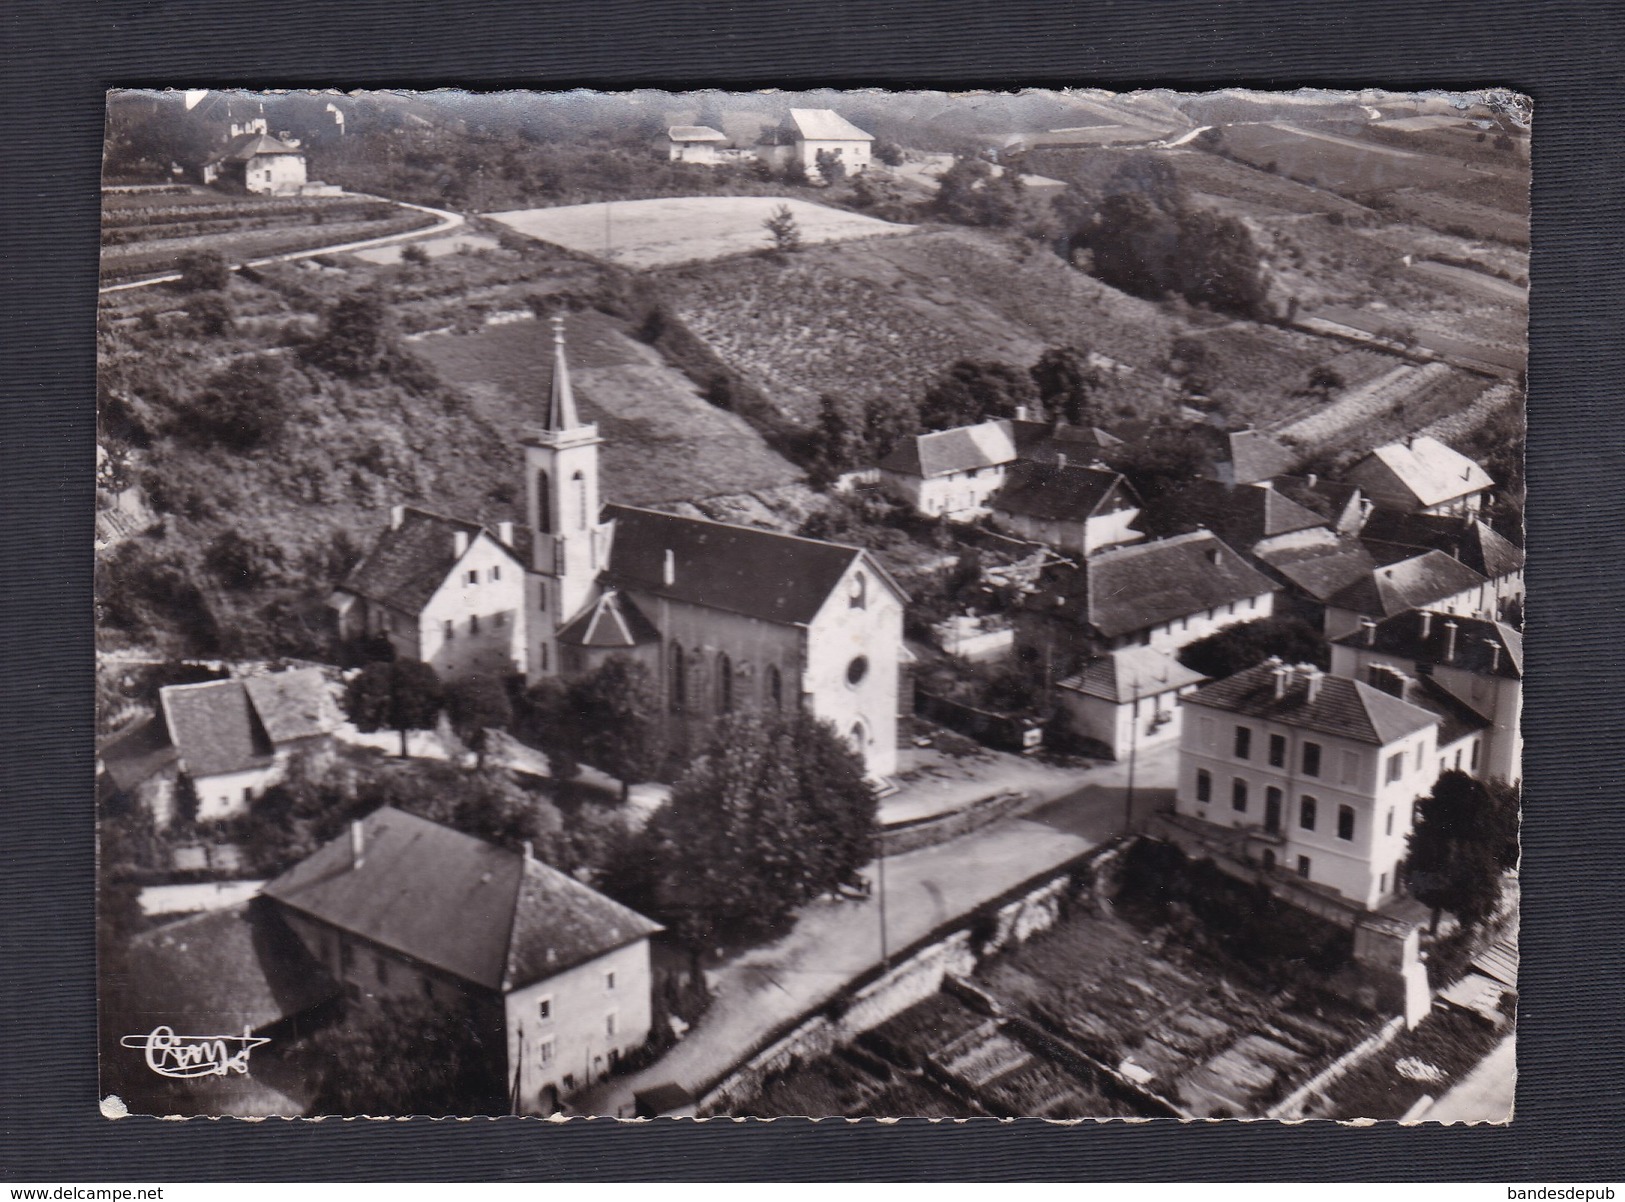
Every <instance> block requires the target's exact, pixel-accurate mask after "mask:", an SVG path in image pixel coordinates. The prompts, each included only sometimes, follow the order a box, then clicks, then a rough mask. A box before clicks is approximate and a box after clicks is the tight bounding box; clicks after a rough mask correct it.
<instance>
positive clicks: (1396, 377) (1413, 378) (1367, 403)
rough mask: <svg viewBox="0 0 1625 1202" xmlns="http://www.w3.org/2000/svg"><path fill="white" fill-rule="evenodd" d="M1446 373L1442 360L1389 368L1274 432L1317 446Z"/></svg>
mask: <svg viewBox="0 0 1625 1202" xmlns="http://www.w3.org/2000/svg"><path fill="white" fill-rule="evenodd" d="M1449 374H1450V368H1449V367H1447V366H1446V365H1445V364H1443V363H1429V364H1427V365H1426V366H1425V367H1416V366H1412V365H1409V364H1406V365H1402V366H1399V367H1395V368H1391V369H1390V370H1388V371H1386V372H1384V373H1383V374H1382V375H1380V376H1378V377H1377V378H1376V379H1375V380H1372V381H1371V382H1370V383H1368V384H1364V385H1362V386H1360V387H1358V388H1353V389H1350V390H1348V391H1346V392H1344V393H1343V395H1342V396H1340V397H1339V398H1338V399H1337V400H1335V401H1333V402H1331V404H1329V405H1327V406H1325V407H1324V408H1321V409H1318V410H1316V411H1315V412H1313V413H1310V414H1308V415H1306V416H1304V417H1300V418H1298V419H1296V420H1295V421H1292V422H1289V423H1288V424H1287V425H1285V426H1282V427H1280V428H1278V429H1277V430H1275V431H1274V433H1275V434H1276V435H1278V436H1279V437H1282V438H1288V439H1291V440H1292V441H1293V442H1296V443H1298V444H1299V445H1302V446H1318V445H1319V444H1321V443H1325V442H1329V441H1331V440H1332V439H1334V438H1336V437H1337V436H1338V435H1339V434H1342V433H1343V432H1344V431H1345V430H1350V429H1352V428H1353V427H1355V426H1357V425H1360V424H1362V423H1365V422H1372V421H1375V420H1376V419H1378V418H1380V417H1383V416H1384V415H1386V414H1387V413H1389V412H1390V411H1391V410H1393V409H1394V408H1396V407H1397V406H1399V405H1402V404H1404V403H1405V402H1406V400H1407V399H1409V398H1411V397H1414V396H1415V395H1416V394H1418V393H1419V392H1421V391H1422V390H1423V389H1425V388H1426V387H1428V386H1429V385H1430V384H1432V383H1434V382H1435V381H1437V380H1439V379H1441V378H1443V377H1446V376H1448V375H1449Z"/></svg>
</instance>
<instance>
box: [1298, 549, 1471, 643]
mask: <svg viewBox="0 0 1625 1202" xmlns="http://www.w3.org/2000/svg"><path fill="white" fill-rule="evenodd" d="M1410 609H1434V610H1440V611H1443V612H1445V613H1452V614H1460V615H1463V616H1479V617H1493V616H1494V615H1495V599H1494V596H1493V592H1492V590H1491V588H1490V582H1489V581H1488V580H1486V579H1485V578H1484V577H1483V576H1480V575H1479V574H1478V573H1477V572H1475V571H1473V569H1472V568H1470V567H1468V566H1467V565H1466V564H1464V563H1462V562H1461V561H1460V560H1458V559H1452V558H1451V557H1450V556H1448V555H1446V554H1445V553H1444V552H1443V551H1424V552H1422V553H1421V554H1420V555H1413V556H1411V557H1410V558H1408V559H1400V560H1396V561H1394V562H1393V563H1386V564H1378V565H1377V566H1376V567H1374V568H1373V569H1372V570H1371V571H1370V572H1369V573H1366V574H1363V575H1359V576H1356V577H1354V578H1353V579H1352V580H1350V581H1349V582H1348V583H1347V584H1345V585H1344V586H1343V587H1342V588H1340V589H1338V590H1337V591H1336V592H1335V593H1334V594H1332V595H1331V596H1330V597H1328V598H1327V600H1326V604H1325V620H1324V624H1323V626H1322V630H1323V631H1324V633H1325V635H1326V637H1327V638H1328V639H1336V638H1341V637H1342V636H1343V635H1345V634H1348V633H1350V632H1351V631H1354V630H1358V629H1359V628H1360V624H1361V622H1362V621H1364V620H1365V619H1367V618H1371V619H1374V620H1376V621H1382V620H1383V619H1384V618H1391V617H1393V616H1394V615H1395V614H1400V613H1404V612H1405V611H1406V610H1410Z"/></svg>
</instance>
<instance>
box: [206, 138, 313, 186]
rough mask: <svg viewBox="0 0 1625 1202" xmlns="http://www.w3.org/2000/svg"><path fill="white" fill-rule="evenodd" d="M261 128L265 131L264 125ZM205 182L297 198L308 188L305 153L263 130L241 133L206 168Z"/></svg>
mask: <svg viewBox="0 0 1625 1202" xmlns="http://www.w3.org/2000/svg"><path fill="white" fill-rule="evenodd" d="M259 124H260V126H261V127H263V125H264V122H263V121H261V122H260V123H259ZM203 182H204V183H206V184H214V183H223V184H231V185H235V186H236V187H239V188H242V189H243V190H244V191H247V192H259V193H265V194H267V195H296V194H298V193H299V192H300V191H301V190H302V189H303V188H304V186H305V152H304V151H303V150H301V149H300V148H299V144H298V143H297V142H288V141H284V140H283V139H281V138H273V137H272V136H271V135H270V134H268V133H266V132H265V131H264V129H263V128H260V129H258V130H257V131H248V132H244V133H239V134H236V135H235V136H234V137H233V138H232V139H231V141H229V142H227V143H226V145H225V147H224V148H222V149H221V151H220V152H219V153H218V154H216V155H215V156H214V157H213V158H211V159H209V160H208V161H207V162H205V163H204V164H203Z"/></svg>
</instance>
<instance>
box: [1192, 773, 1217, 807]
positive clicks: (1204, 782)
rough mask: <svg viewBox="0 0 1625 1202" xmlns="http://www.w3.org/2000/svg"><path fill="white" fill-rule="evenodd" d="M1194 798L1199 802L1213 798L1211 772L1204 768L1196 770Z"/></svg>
mask: <svg viewBox="0 0 1625 1202" xmlns="http://www.w3.org/2000/svg"><path fill="white" fill-rule="evenodd" d="M1196 800H1197V801H1200V802H1209V801H1212V800H1213V774H1212V773H1211V772H1209V771H1208V770H1207V769H1206V768H1198V769H1197V770H1196Z"/></svg>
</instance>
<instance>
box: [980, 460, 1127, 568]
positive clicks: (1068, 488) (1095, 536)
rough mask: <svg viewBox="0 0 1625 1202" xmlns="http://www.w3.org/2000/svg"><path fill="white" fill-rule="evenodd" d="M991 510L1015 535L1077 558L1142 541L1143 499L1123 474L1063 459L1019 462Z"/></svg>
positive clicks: (1002, 524) (995, 499) (991, 503)
mask: <svg viewBox="0 0 1625 1202" xmlns="http://www.w3.org/2000/svg"><path fill="white" fill-rule="evenodd" d="M990 506H991V508H992V510H993V513H994V515H995V520H996V521H997V523H998V525H999V526H1000V527H1002V528H1004V529H1005V530H1008V531H1009V532H1010V533H1011V534H1014V535H1016V536H1017V537H1020V538H1025V539H1028V540H1030V541H1032V542H1036V543H1045V544H1047V545H1049V546H1052V547H1057V548H1059V549H1061V550H1063V551H1070V552H1072V553H1073V554H1075V555H1093V554H1094V553H1095V552H1096V551H1101V550H1104V549H1105V548H1107V547H1115V546H1120V545H1122V544H1124V543H1133V542H1138V541H1140V539H1142V538H1144V537H1145V535H1144V534H1142V533H1141V532H1140V531H1139V530H1137V529H1136V528H1135V519H1136V518H1138V517H1139V515H1140V498H1139V495H1138V494H1137V493H1136V492H1135V491H1134V486H1133V485H1131V484H1130V483H1129V482H1128V481H1127V480H1125V479H1124V478H1123V476H1122V474H1121V473H1118V472H1114V471H1111V470H1109V469H1107V468H1100V467H1085V466H1083V465H1081V464H1075V463H1068V462H1066V460H1065V459H1064V458H1062V459H1061V460H1060V461H1058V462H1056V461H1051V462H1039V463H1018V464H1015V465H1014V466H1012V467H1011V468H1010V470H1009V472H1008V475H1007V477H1006V480H1005V483H1004V487H1002V488H1000V489H999V490H998V491H997V492H995V493H994V494H993V496H992V499H991V501H990Z"/></svg>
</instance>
